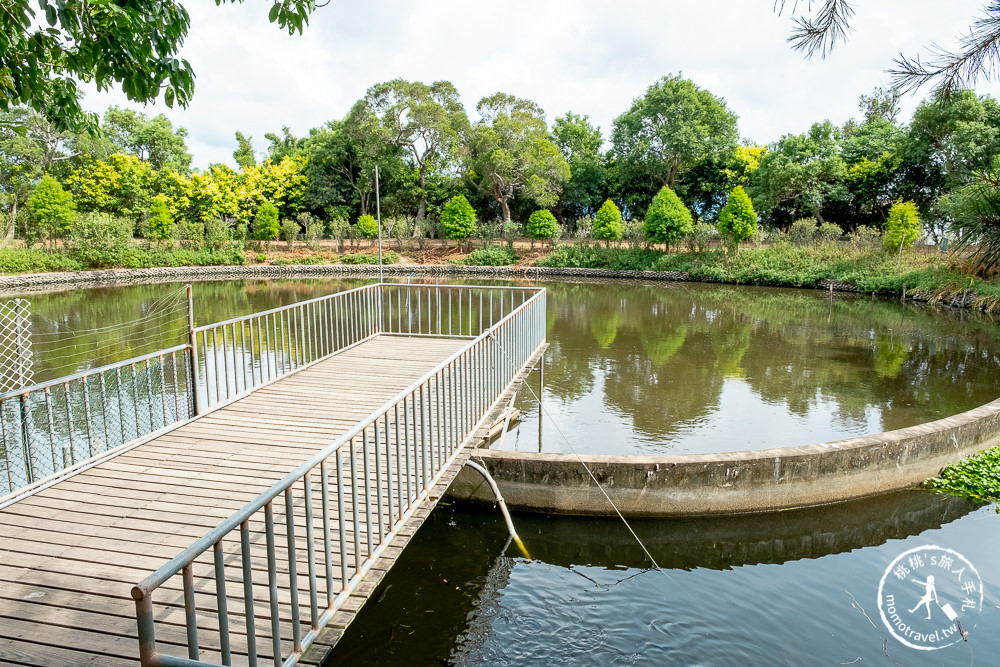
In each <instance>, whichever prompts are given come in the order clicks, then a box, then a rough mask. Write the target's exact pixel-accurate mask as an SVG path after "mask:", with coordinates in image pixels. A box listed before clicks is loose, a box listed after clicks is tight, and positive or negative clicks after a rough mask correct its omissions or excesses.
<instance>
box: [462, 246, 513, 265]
mask: <svg viewBox="0 0 1000 667" xmlns="http://www.w3.org/2000/svg"><path fill="white" fill-rule="evenodd" d="M518 259H519V257H518V256H517V253H516V252H514V251H513V250H512V249H511V248H508V247H506V246H489V247H488V248H476V249H475V250H473V251H472V252H470V253H469V255H468V256H467V257H466V258H465V259H464V260H462V264H465V265H466V266H509V265H511V264H514V263H515V262H517V260H518Z"/></svg>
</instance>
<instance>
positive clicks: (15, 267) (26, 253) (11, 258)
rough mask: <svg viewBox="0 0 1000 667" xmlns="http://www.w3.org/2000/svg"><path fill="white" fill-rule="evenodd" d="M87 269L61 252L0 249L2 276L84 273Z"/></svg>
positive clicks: (0, 271)
mask: <svg viewBox="0 0 1000 667" xmlns="http://www.w3.org/2000/svg"><path fill="white" fill-rule="evenodd" d="M85 268H86V267H85V266H84V265H83V264H81V263H80V262H78V261H76V260H75V259H73V258H71V257H69V256H68V255H65V254H63V253H61V252H47V251H45V250H35V249H28V248H2V249H0V274H3V275H10V274H18V273H48V272H54V271H82V270H83V269H85Z"/></svg>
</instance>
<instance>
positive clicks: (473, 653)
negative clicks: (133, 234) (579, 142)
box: [28, 280, 1000, 666]
mask: <svg viewBox="0 0 1000 667" xmlns="http://www.w3.org/2000/svg"><path fill="white" fill-rule="evenodd" d="M362 282H364V281H330V280H294V281H291V280H276V281H233V282H213V283H198V284H196V285H195V289H194V299H195V312H196V318H197V322H198V323H199V324H204V323H208V322H212V321H219V320H223V319H226V318H229V317H232V316H235V315H240V314H246V313H250V312H253V311H258V310H263V309H266V308H271V307H274V306H277V305H283V304H287V303H292V302H295V301H300V300H303V299H307V298H311V297H313V296H318V295H320V294H326V293H329V292H331V291H334V290H338V289H345V288H348V287H354V286H356V285H358V284H361V283H362ZM545 286H546V287H548V288H549V302H548V306H549V341H550V342H551V347H550V349H549V351H548V353H547V355H546V364H545V375H544V377H545V384H544V388H543V389H542V391H541V395H542V404H543V406H544V413H543V416H542V418H541V422H540V423H541V428H540V429H539V417H538V413H539V410H538V404H537V401H536V399H535V397H534V396H533V395H532V393H531V392H530V391H527V390H523V391H522V392H521V395H520V397H519V400H520V407H521V408H522V410H523V411H524V419H523V421H522V423H521V425H520V426H519V427H516V428H515V429H514V431H513V432H512V433H511V434H510V436H509V437H508V438H507V440H506V443H505V446H507V447H511V448H520V449H534V450H537V449H539V448H541V449H542V450H543V451H566V450H568V449H574V450H575V451H579V452H600V453H628V452H636V453H646V454H649V453H667V452H700V451H725V450H737V449H747V448H755V447H764V446H767V447H770V446H779V445H793V444H805V443H809V442H819V441H823V440H831V439H836V438H841V437H849V436H853V435H859V434H864V433H872V432H877V431H881V430H885V429H893V428H901V427H904V426H909V425H912V424H916V423H919V422H922V421H926V420H928V419H934V418H938V417H943V416H946V415H948V414H953V413H955V412H959V411H962V410H966V409H969V408H972V407H975V406H977V405H980V404H982V403H985V402H988V401H990V400H992V399H993V398H995V397H996V395H997V393H998V392H997V386H996V377H997V371H998V365H1000V358H998V351H1000V349H998V348H1000V346H998V341H997V331H998V329H997V327H996V323H995V322H994V321H993V320H992V319H990V318H986V317H981V316H978V315H975V314H968V313H965V314H961V313H960V314H948V313H943V312H939V311H936V310H933V309H926V308H920V307H914V306H911V305H900V304H898V303H885V302H879V301H874V302H873V301H872V300H870V299H866V298H835V299H833V300H831V299H829V298H828V296H827V295H824V294H821V293H814V292H808V291H792V290H769V289H752V288H735V287H725V286H710V285H663V284H653V285H650V284H642V283H565V282H564V283H555V282H553V283H545ZM28 298H29V299H30V300H31V301H32V302H33V303H32V312H33V313H34V316H33V320H32V323H33V331H34V333H35V339H34V340H35V343H34V350H35V354H36V362H35V363H36V365H35V368H36V372H37V374H36V379H37V380H42V379H46V378H50V377H56V376H59V375H64V374H66V373H70V372H73V371H76V370H80V369H82V368H86V367H90V366H95V365H100V364H103V363H108V362H110V361H114V360H119V359H123V358H127V357H131V356H135V355H138V354H142V353H145V352H149V351H153V350H155V349H159V348H162V347H165V346H167V345H173V344H176V343H180V342H183V339H184V333H185V330H186V324H185V309H184V301H183V288H182V286H181V285H179V284H167V285H146V286H134V287H127V288H115V289H96V290H75V291H70V292H57V293H49V294H32V295H28ZM537 380H538V375H537V374H534V375H533V376H532V377H531V379H530V383H531V386H532V387H533V388H534V390H535V392H538V388H537ZM539 431H540V432H541V436H540V437H539ZM515 523H516V525H517V527H518V530H519V532H520V534H521V536H522V537H523V538H524V541H525V543H526V546H527V548H528V550H529V552H530V553H531V556H532V558H531V559H527V558H522V557H519V556H517V555H516V553H515V551H514V549H513V548H512V547H511V545H510V544H509V543H508V541H507V534H506V530H505V528H504V525H503V522H502V519H501V518H500V516H499V515H498V514H497V513H493V512H489V513H479V512H475V511H470V510H467V509H463V508H460V507H442V508H439V509H438V510H437V511H435V512H434V513H433V514H432V515H431V517H430V519H429V520H428V522H427V524H426V525H425V526H424V527H423V528H422V529H421V530H420V531H419V532H418V534H417V535H416V536H415V538H414V539H413V541H412V542H411V544H410V545H409V546H408V547H407V549H406V551H405V553H404V555H403V557H402V558H401V559H400V560H399V562H398V563H397V565H396V567H395V568H394V569H393V571H392V572H391V573H390V574H389V575H388V577H387V578H386V580H385V581H384V582H383V583H382V584H381V586H380V589H379V591H378V592H377V593H376V596H375V599H374V600H373V601H372V603H371V604H370V605H369V606H368V607H367V608H366V609H365V611H364V612H363V613H362V614H361V615H360V616H359V618H358V619H357V621H356V622H355V623H354V624H353V625H352V626H351V627H350V628H349V630H348V632H347V633H346V635H345V636H344V638H343V640H342V641H341V642H340V643H339V644H338V647H337V650H336V651H335V653H334V654H333V656H331V660H330V662H329V664H330V665H334V664H385V665H400V664H414V665H433V664H446V665H447V664H455V665H550V664H572V665H630V664H637V665H667V664H669V665H672V664H678V665H813V664H816V665H840V664H844V665H847V664H858V665H864V664H877V665H887V666H889V665H906V666H909V665H918V666H919V665H988V664H996V656H998V655H1000V598H998V596H997V591H1000V564H998V560H997V556H996V554H997V552H998V550H1000V515H998V514H997V512H996V510H995V507H993V506H987V507H978V506H976V505H974V504H972V503H969V502H966V501H962V500H957V499H951V498H943V497H937V496H931V495H928V494H923V493H916V492H907V493H902V494H896V495H893V496H886V497H880V498H877V499H873V500H867V501H860V502H855V503H850V504H844V505H838V506H832V507H826V508H817V509H813V510H801V511H792V512H781V513H777V514H773V515H767V516H761V517H734V518H730V519H713V520H706V519H688V520H641V521H634V522H632V526H633V528H634V529H635V532H636V534H637V535H638V536H639V538H640V539H642V541H643V543H644V544H645V545H646V548H648V549H649V552H650V554H651V555H652V557H653V559H655V561H656V563H657V564H658V565H659V567H660V568H661V569H651V566H652V562H653V561H651V560H650V558H649V556H647V554H646V553H645V552H644V551H643V550H642V549H641V548H640V547H639V546H638V543H637V542H636V540H635V539H634V538H633V537H632V536H631V534H630V533H629V532H628V530H627V529H626V528H625V526H624V525H623V524H622V523H621V522H620V521H615V520H604V519H579V518H565V517H548V516H534V515H517V516H515ZM929 544H936V545H940V546H941V547H945V548H949V549H953V550H955V551H957V552H960V553H961V554H962V555H963V556H964V557H965V558H967V559H968V560H969V561H970V562H971V563H973V564H974V565H975V566H976V567H977V568H978V573H979V575H980V576H981V579H982V581H983V584H984V592H985V598H984V601H983V604H982V607H981V611H980V612H979V613H978V614H973V613H972V611H971V610H970V611H965V610H962V613H961V616H962V618H963V619H964V621H963V622H964V624H965V628H964V629H965V630H967V631H969V633H970V634H969V641H968V642H958V643H957V644H955V645H953V646H949V647H947V648H944V649H941V650H936V651H919V650H915V649H912V648H909V647H907V646H905V645H903V644H902V643H901V642H899V641H898V640H897V639H895V638H894V637H893V636H891V635H890V633H889V631H888V630H887V628H886V627H885V626H884V625H883V623H882V620H881V617H880V615H879V609H878V588H879V583H880V580H881V578H882V576H883V574H884V573H885V572H886V568H887V567H888V566H889V565H890V564H892V562H893V560H894V559H895V558H896V557H897V556H899V555H900V554H902V553H903V552H905V551H907V550H909V549H912V548H916V547H923V546H925V545H929ZM905 583H906V582H904V584H905ZM911 585H912V588H911V589H909V590H908V591H907V594H908V595H911V597H912V598H913V599H912V601H909V602H907V608H909V607H910V606H912V604H915V603H916V602H917V601H918V600H919V596H920V594H921V592H922V589H921V588H920V586H919V585H918V584H917V583H912V584H911ZM900 597H901V598H902V595H901V596H900ZM951 602H952V603H953V604H954V605H956V609H958V608H959V607H960V606H961V602H962V601H961V600H959V599H954V600H951ZM935 613H937V610H935Z"/></svg>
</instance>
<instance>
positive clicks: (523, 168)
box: [468, 93, 570, 223]
mask: <svg viewBox="0 0 1000 667" xmlns="http://www.w3.org/2000/svg"><path fill="white" fill-rule="evenodd" d="M476 111H477V112H478V113H479V117H480V120H479V122H478V123H477V124H476V125H475V126H474V127H473V128H472V133H471V136H470V140H469V156H468V167H469V169H470V174H471V175H472V177H474V178H475V179H476V180H477V183H476V184H477V186H478V187H479V189H480V190H481V191H482V192H483V193H484V194H487V195H489V196H490V197H492V198H493V199H494V200H495V201H496V202H497V204H499V205H500V210H501V212H502V220H503V222H505V223H506V222H510V220H511V217H510V200H511V199H512V198H513V197H514V196H515V195H516V194H521V195H523V196H524V197H525V198H526V199H528V200H530V201H532V202H534V203H535V204H536V205H538V206H552V205H554V204H555V203H556V201H557V200H558V198H559V192H560V190H561V188H562V185H563V183H565V182H566V181H567V179H569V176H570V171H569V165H568V164H567V163H566V158H564V157H563V155H562V153H560V152H559V148H558V146H556V145H555V144H554V143H552V141H550V140H549V138H548V132H547V131H546V129H545V115H544V113H543V112H542V109H541V108H540V107H539V106H538V105H537V104H535V103H534V102H531V101H529V100H523V99H519V98H517V97H514V96H513V95H506V94H504V93H496V94H494V95H491V96H490V97H484V98H483V99H481V100H480V101H479V104H477V105H476Z"/></svg>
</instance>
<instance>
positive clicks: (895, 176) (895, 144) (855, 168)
mask: <svg viewBox="0 0 1000 667" xmlns="http://www.w3.org/2000/svg"><path fill="white" fill-rule="evenodd" d="M866 115H867V119H866V120H865V121H864V122H863V123H861V124H860V125H855V124H853V123H852V122H849V123H847V124H846V125H845V126H844V131H843V140H842V142H841V145H840V155H841V157H842V158H843V160H844V167H845V173H844V185H845V186H846V190H847V192H846V197H845V199H844V207H845V208H844V211H843V212H844V216H843V217H844V219H846V220H850V221H851V222H852V223H854V224H867V225H881V224H882V223H883V222H884V221H885V219H886V215H887V213H888V210H889V207H890V206H891V205H892V202H893V201H894V200H895V199H896V196H897V195H896V191H897V190H898V188H899V183H900V165H901V162H902V157H901V155H900V152H899V148H900V142H901V140H902V138H903V136H904V132H903V130H902V129H901V128H900V127H899V126H898V125H896V124H894V123H892V122H891V121H889V120H888V119H886V118H885V117H884V116H882V115H880V114H866Z"/></svg>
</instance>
